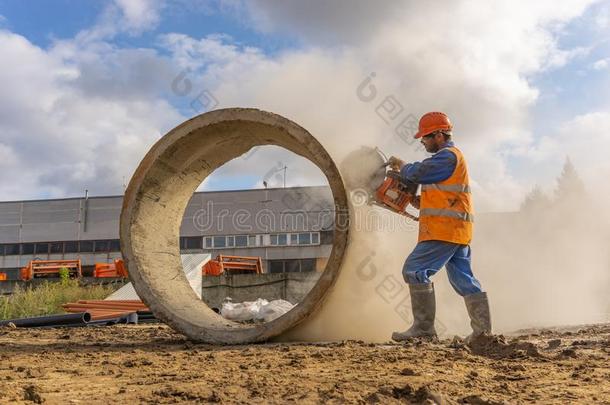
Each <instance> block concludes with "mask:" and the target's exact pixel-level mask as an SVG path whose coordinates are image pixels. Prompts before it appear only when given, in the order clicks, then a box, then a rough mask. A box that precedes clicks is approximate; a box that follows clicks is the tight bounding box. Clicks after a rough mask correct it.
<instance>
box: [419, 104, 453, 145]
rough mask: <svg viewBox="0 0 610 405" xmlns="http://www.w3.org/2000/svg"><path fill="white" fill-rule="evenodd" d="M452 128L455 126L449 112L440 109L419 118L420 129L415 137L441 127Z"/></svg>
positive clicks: (446, 129)
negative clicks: (448, 115)
mask: <svg viewBox="0 0 610 405" xmlns="http://www.w3.org/2000/svg"><path fill="white" fill-rule="evenodd" d="M451 128H453V125H451V121H449V117H447V114H445V113H442V112H438V111H434V112H429V113H425V114H424V115H422V117H421V118H420V119H419V130H418V131H417V133H416V134H415V139H418V138H421V137H422V136H426V135H428V134H431V133H432V132H434V131H439V130H441V129H442V130H445V131H451Z"/></svg>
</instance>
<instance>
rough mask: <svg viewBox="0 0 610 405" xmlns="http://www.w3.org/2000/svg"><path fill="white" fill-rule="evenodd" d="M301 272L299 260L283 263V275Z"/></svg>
mask: <svg viewBox="0 0 610 405" xmlns="http://www.w3.org/2000/svg"><path fill="white" fill-rule="evenodd" d="M300 271H301V266H300V263H299V260H296V259H295V260H286V261H284V272H285V273H298V272H300Z"/></svg>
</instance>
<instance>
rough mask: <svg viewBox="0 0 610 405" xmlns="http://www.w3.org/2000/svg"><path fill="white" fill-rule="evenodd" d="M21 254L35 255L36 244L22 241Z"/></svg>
mask: <svg viewBox="0 0 610 405" xmlns="http://www.w3.org/2000/svg"><path fill="white" fill-rule="evenodd" d="M21 254H22V255H33V254H34V244H33V243H22V244H21Z"/></svg>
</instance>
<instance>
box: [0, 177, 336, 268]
mask: <svg viewBox="0 0 610 405" xmlns="http://www.w3.org/2000/svg"><path fill="white" fill-rule="evenodd" d="M121 207H122V197H120V196H110V197H89V198H87V199H85V198H65V199H54V200H36V201H15V202H0V268H3V269H7V268H8V269H10V268H13V269H16V268H19V267H22V266H25V265H26V264H27V263H28V262H29V261H30V260H32V259H34V258H37V259H43V260H44V259H49V260H53V259H73V258H80V259H81V260H83V265H85V266H87V265H93V264H94V263H97V262H111V261H112V260H114V259H115V258H118V257H120V256H121V255H120V252H118V249H117V248H116V246H117V245H118V243H117V240H118V238H119V216H120V212H121ZM333 221H334V203H333V198H332V194H331V192H330V189H329V188H328V187H296V188H279V189H260V190H239V191H217V192H197V193H195V194H193V197H192V199H191V201H190V202H189V204H188V206H187V208H186V210H185V215H184V218H183V222H182V226H181V230H180V234H181V237H184V238H194V237H201V238H204V237H207V236H212V237H213V236H220V235H263V234H264V235H269V234H274V233H278V232H282V233H291V232H292V233H294V232H304V231H313V232H320V233H321V236H320V241H319V243H317V244H315V245H310V246H298V245H297V246H269V245H265V246H255V247H251V246H250V247H239V248H238V247H226V248H222V249H219V248H214V247H208V248H207V249H205V244H204V243H203V244H202V245H201V246H200V247H199V246H198V247H197V248H196V249H190V250H189V249H187V248H186V246H183V251H204V250H205V251H208V252H210V253H211V254H212V255H213V256H215V255H217V254H235V255H248V256H260V257H262V258H263V259H264V260H267V261H268V260H281V259H305V258H321V257H327V256H328V255H329V254H330V250H331V247H332V246H331V242H330V240H329V234H332V229H333V226H334V223H333ZM184 238H183V239H184ZM266 238H267V239H266V242H268V241H269V240H268V236H267V237H266ZM66 241H81V242H86V241H99V243H100V244H104V243H107V241H114V246H115V249H114V250H112V249H105V250H104V251H99V252H87V253H78V252H71V253H44V254H41V253H40V252H37V251H34V252H30V251H29V249H30V248H32V245H30V243H33V244H36V243H40V242H66ZM86 243H88V242H86ZM15 244H19V246H20V249H22V250H23V251H25V250H24V249H25V248H27V249H28V251H27V253H20V254H13V253H14V252H12V249H15V246H14V245H15ZM24 245H25V246H24ZM34 246H35V247H36V249H37V248H38V245H34ZM40 246H42V247H44V244H40ZM96 246H98V244H97V243H96ZM5 247H6V249H5ZM62 249H67V247H65V245H64V248H62Z"/></svg>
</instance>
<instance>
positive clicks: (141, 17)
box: [114, 0, 163, 33]
mask: <svg viewBox="0 0 610 405" xmlns="http://www.w3.org/2000/svg"><path fill="white" fill-rule="evenodd" d="M114 1H115V3H116V5H117V6H118V7H119V8H120V9H121V12H122V15H123V21H122V24H123V25H124V28H125V29H126V30H128V31H132V32H137V33H139V32H142V31H148V30H151V29H153V28H155V27H156V26H157V24H158V23H159V18H160V16H159V12H160V9H161V7H162V5H163V4H162V2H161V1H160V0H114Z"/></svg>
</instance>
